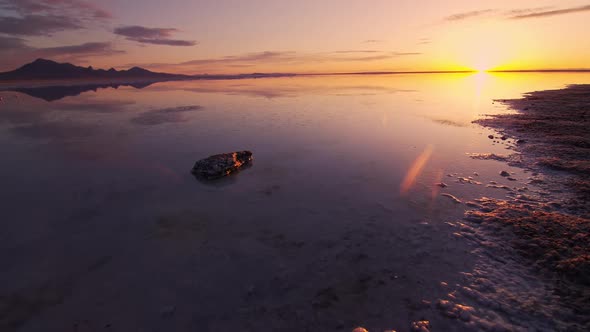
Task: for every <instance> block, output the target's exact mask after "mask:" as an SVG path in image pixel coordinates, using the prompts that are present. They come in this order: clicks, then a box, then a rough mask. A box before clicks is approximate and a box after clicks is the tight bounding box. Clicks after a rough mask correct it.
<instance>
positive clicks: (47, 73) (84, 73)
mask: <svg viewBox="0 0 590 332" xmlns="http://www.w3.org/2000/svg"><path fill="white" fill-rule="evenodd" d="M189 78H191V77H190V76H187V75H176V74H167V73H156V72H152V71H149V70H147V69H143V68H139V67H133V68H131V69H129V70H115V69H113V68H111V69H109V70H104V69H94V68H92V67H80V66H75V65H73V64H71V63H58V62H55V61H51V60H46V59H37V60H35V61H33V62H31V63H28V64H26V65H24V66H22V67H20V68H18V69H15V70H13V71H9V72H5V73H0V80H2V81H17V80H18V81H20V80H26V81H28V80H84V79H86V80H98V79H107V80H127V79H141V80H177V79H189Z"/></svg>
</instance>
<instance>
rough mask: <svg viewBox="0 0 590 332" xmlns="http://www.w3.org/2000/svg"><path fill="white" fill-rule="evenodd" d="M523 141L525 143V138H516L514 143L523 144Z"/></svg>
mask: <svg viewBox="0 0 590 332" xmlns="http://www.w3.org/2000/svg"><path fill="white" fill-rule="evenodd" d="M524 143H526V140H524V139H519V140H516V144H524Z"/></svg>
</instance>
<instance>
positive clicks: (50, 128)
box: [0, 74, 590, 331]
mask: <svg viewBox="0 0 590 332" xmlns="http://www.w3.org/2000/svg"><path fill="white" fill-rule="evenodd" d="M588 81H590V75H588V74H494V75H491V74H469V75H467V74H460V75H459V74H453V75H451V74H437V75H383V76H341V77H295V78H277V79H258V80H235V81H195V82H166V83H158V84H153V85H150V86H147V87H142V88H141V89H138V88H134V87H125V86H122V87H118V88H117V89H114V88H101V89H98V90H96V91H92V90H90V91H86V92H82V93H81V94H79V95H76V94H77V93H78V92H79V91H78V92H74V93H71V91H70V92H69V91H56V89H52V90H51V91H47V90H44V91H39V90H37V91H35V90H21V92H14V91H2V92H0V96H1V97H2V100H3V101H2V102H1V103H0V136H1V140H0V148H1V150H2V151H3V158H2V163H1V164H0V180H1V181H2V184H3V186H2V189H0V199H1V200H2V202H3V204H2V205H3V208H2V216H3V218H2V232H1V234H0V241H1V243H2V244H1V245H0V249H1V250H0V255H1V256H0V261H2V262H3V267H2V269H3V272H2V273H1V274H0V285H1V286H0V317H2V316H4V317H5V318H0V327H2V330H22V331H37V330H40V331H41V330H52V329H54V330H63V331H67V330H74V331H76V330H75V329H74V328H79V329H80V331H85V330H84V329H87V330H95V329H98V328H104V327H107V326H108V327H109V328H111V329H112V330H115V331H119V330H121V331H131V330H149V331H152V330H154V331H160V330H162V331H166V330H180V331H182V330H185V329H191V328H195V327H200V328H202V329H203V330H211V331H229V330H230V329H236V328H240V329H241V330H245V331H249V330H254V329H256V328H260V329H262V330H280V329H283V330H285V331H290V330H306V329H307V330H310V331H316V330H321V331H331V330H343V331H344V330H351V329H352V328H353V327H354V326H357V325H362V326H365V327H368V328H373V329H386V328H389V329H399V330H402V331H404V329H406V328H407V327H409V326H410V323H411V322H412V321H415V320H420V319H428V320H430V321H431V322H432V324H433V330H435V331H437V330H438V331H443V330H444V331H453V330H456V331H461V330H463V329H464V326H463V325H461V323H460V322H459V321H456V320H449V319H447V318H445V317H442V316H441V315H439V314H438V313H437V312H436V310H435V309H434V308H432V306H429V305H428V304H424V303H423V302H422V300H426V301H434V300H436V299H438V298H441V297H443V296H444V294H445V292H447V290H446V289H445V287H442V286H441V285H440V282H447V283H448V284H453V283H456V282H459V280H460V279H461V278H462V274H461V272H468V271H471V270H472V269H473V268H474V266H477V264H478V263H477V260H478V259H479V260H481V259H482V257H478V256H476V255H473V254H472V253H471V251H472V250H471V247H470V246H469V244H467V243H464V242H463V241H462V240H461V239H460V238H456V237H455V236H453V232H454V230H453V229H452V228H451V227H449V226H448V225H447V224H446V223H445V222H450V221H453V220H456V219H458V218H460V216H461V215H462V212H463V208H462V205H461V204H455V203H454V202H453V201H452V200H451V199H450V198H449V197H445V196H441V195H440V194H441V193H449V194H452V195H454V196H455V197H457V198H458V199H459V200H461V201H467V200H471V199H474V198H478V197H481V196H488V197H503V196H504V195H505V192H504V191H503V190H501V189H495V188H489V187H486V184H487V183H489V181H496V182H497V183H498V184H500V185H507V186H510V187H514V186H519V185H523V183H524V180H525V178H526V175H525V174H523V172H522V170H519V169H516V168H511V167H509V166H507V165H505V164H503V163H500V162H497V161H489V160H487V161H486V160H474V159H472V158H469V156H468V155H467V153H496V154H506V153H508V152H509V151H507V150H506V147H507V146H509V145H510V144H509V143H506V142H502V143H492V140H490V139H488V137H487V136H488V135H489V134H490V132H489V131H488V130H486V129H483V128H481V127H479V126H477V125H474V124H471V121H473V120H475V119H477V118H479V117H481V116H484V115H485V114H494V113H499V112H506V111H508V110H506V109H505V107H504V106H502V105H500V104H497V103H493V99H494V98H502V99H503V98H516V97H518V96H520V95H521V94H522V93H524V92H528V91H533V90H544V89H551V88H561V87H563V86H565V85H566V84H573V83H588ZM57 90H59V89H57ZM72 94H73V95H72ZM63 95H69V96H64V97H63V98H60V97H62V96H63ZM186 106H190V107H186ZM492 134H493V133H492ZM510 141H511V139H509V140H508V141H507V142H510ZM245 149H247V150H251V151H252V152H253V153H254V158H255V160H254V163H253V165H252V166H251V167H250V168H248V169H245V170H243V171H242V172H240V173H238V174H236V175H235V176H231V177H229V178H227V179H223V180H221V181H216V182H212V183H204V182H201V181H198V180H197V179H195V178H194V177H193V176H192V175H191V174H190V169H191V167H192V165H193V164H194V162H195V161H196V160H198V159H201V158H204V157H207V156H209V155H211V154H216V153H222V152H229V151H236V150H245ZM501 170H507V171H510V172H514V175H513V176H514V177H515V178H516V179H517V180H518V181H516V182H512V181H509V180H507V179H505V178H503V177H500V176H499V175H498V173H499V172H500V171H501ZM474 172H476V173H477V175H475V174H474ZM448 175H452V177H450V176H448ZM459 176H460V177H465V178H468V177H472V180H473V181H477V182H481V184H474V183H460V182H457V181H456V179H457V177H459ZM438 182H445V183H446V184H448V187H446V188H440V187H439V186H436V185H435V184H436V183H438ZM492 320H493V319H492Z"/></svg>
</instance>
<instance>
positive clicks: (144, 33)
mask: <svg viewBox="0 0 590 332" xmlns="http://www.w3.org/2000/svg"><path fill="white" fill-rule="evenodd" d="M588 31H590V1H589V0H585V1H576V0H561V1H559V0H534V1H529V0H519V1H514V0H494V1H487V0H479V1H472V0H453V1H444V0H388V1H386V0H321V1H319V0H298V1H292V0H215V1H213V0H210V1H202V0H167V1H159V0H101V1H86V0H0V71H7V70H12V69H15V68H17V67H19V66H20V65H23V64H25V63H27V62H30V61H32V60H34V59H36V58H47V59H52V60H55V61H60V62H71V63H74V64H78V65H82V66H89V65H92V66H93V67H94V68H105V69H108V68H110V67H114V68H116V69H125V68H129V67H132V66H141V67H144V68H147V69H150V70H155V71H163V72H171V73H186V74H220V73H225V74H227V73H253V72H267V73H269V72H283V73H286V72H288V73H335V72H367V71H429V70H491V69H494V70H530V69H579V68H590V38H588V36H587V34H588Z"/></svg>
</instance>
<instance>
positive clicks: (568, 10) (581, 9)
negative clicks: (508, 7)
mask: <svg viewBox="0 0 590 332" xmlns="http://www.w3.org/2000/svg"><path fill="white" fill-rule="evenodd" d="M586 11H590V5H586V6H579V7H570V8H563V9H555V10H542V11H532V12H529V13H524V14H523V13H521V14H517V15H514V16H512V17H510V18H511V19H525V18H540V17H548V16H557V15H565V14H573V13H580V12H586Z"/></svg>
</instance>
